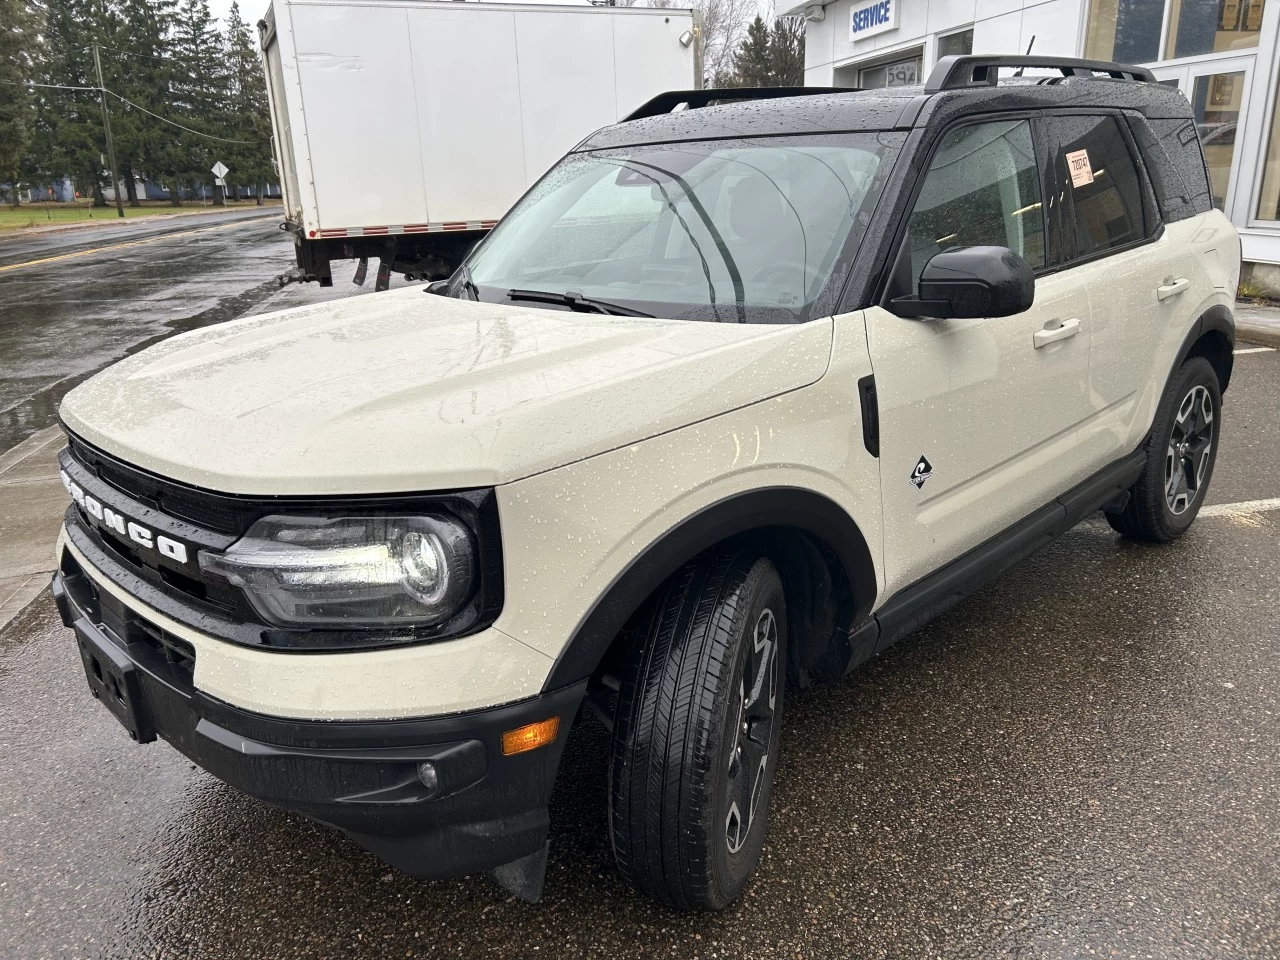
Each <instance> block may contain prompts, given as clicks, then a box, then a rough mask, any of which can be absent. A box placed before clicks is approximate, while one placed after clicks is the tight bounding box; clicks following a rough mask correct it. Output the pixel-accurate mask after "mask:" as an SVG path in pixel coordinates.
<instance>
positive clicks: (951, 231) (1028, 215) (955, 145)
mask: <svg viewBox="0 0 1280 960" xmlns="http://www.w3.org/2000/svg"><path fill="white" fill-rule="evenodd" d="M908 228H909V233H908V237H909V240H910V243H911V285H912V289H915V287H916V285H917V284H918V282H919V280H920V273H921V271H922V270H924V265H925V264H926V263H928V262H929V260H930V259H931V258H932V257H933V256H934V254H937V253H940V252H942V251H943V250H946V249H948V248H950V247H971V246H980V245H991V246H997V247H1008V248H1009V249H1010V250H1012V251H1013V252H1014V253H1017V254H1019V255H1021V256H1022V258H1023V259H1024V260H1026V261H1027V263H1029V264H1031V266H1032V268H1037V267H1043V266H1044V262H1045V260H1044V218H1043V214H1042V212H1041V209H1040V170H1039V167H1038V165H1037V164H1036V151H1035V146H1034V144H1033V141H1032V139H1031V122H1030V121H1029V120H1002V121H999V122H994V123H975V124H967V125H965V126H962V127H957V128H955V129H953V130H950V131H948V132H947V133H946V134H944V135H943V138H942V143H941V144H940V145H939V147H938V151H937V153H935V154H934V157H933V163H932V164H931V165H930V166H929V172H928V173H926V174H925V180H924V185H923V186H922V187H921V190H920V196H919V199H917V200H916V206H915V210H914V211H912V214H911V219H910V221H909V223H908Z"/></svg>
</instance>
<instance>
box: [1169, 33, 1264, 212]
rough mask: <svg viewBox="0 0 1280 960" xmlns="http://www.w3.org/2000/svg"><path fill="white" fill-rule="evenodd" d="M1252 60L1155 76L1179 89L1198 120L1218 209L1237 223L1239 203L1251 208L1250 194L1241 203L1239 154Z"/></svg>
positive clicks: (1172, 69)
mask: <svg viewBox="0 0 1280 960" xmlns="http://www.w3.org/2000/svg"><path fill="white" fill-rule="evenodd" d="M1253 61H1254V58H1253V57H1229V58H1226V59H1215V60H1212V61H1209V62H1208V63H1195V64H1190V65H1187V66H1180V67H1156V68H1154V70H1153V72H1154V73H1155V75H1156V78H1157V79H1158V80H1160V82H1161V83H1165V84H1168V85H1169V86H1175V85H1176V86H1177V87H1178V89H1179V90H1181V91H1182V92H1183V94H1184V95H1185V96H1186V98H1187V99H1188V100H1190V101H1191V109H1192V112H1193V113H1194V114H1195V123H1196V130H1197V131H1199V133H1200V141H1201V143H1203V144H1204V159H1205V164H1206V165H1207V166H1208V168H1209V187H1210V190H1211V191H1212V193H1213V205H1214V206H1215V207H1217V208H1218V209H1219V210H1221V211H1223V212H1224V213H1226V214H1227V216H1228V217H1231V218H1232V219H1233V220H1235V219H1236V217H1235V216H1234V206H1235V204H1236V203H1237V200H1238V201H1239V202H1240V203H1241V204H1247V203H1248V202H1249V197H1248V192H1249V191H1248V190H1247V189H1246V190H1244V191H1242V192H1241V193H1240V196H1239V197H1237V187H1238V182H1237V181H1238V177H1237V172H1238V170H1239V167H1240V153H1239V150H1238V149H1237V147H1238V146H1239V145H1240V144H1241V143H1243V142H1244V132H1245V130H1244V128H1245V126H1246V124H1247V122H1248V121H1247V120H1246V118H1245V115H1244V105H1245V104H1246V103H1248V102H1249V87H1250V84H1251V83H1252V81H1253ZM1240 213H1241V218H1240V219H1239V220H1238V221H1237V222H1241V223H1243V222H1246V221H1247V219H1248V216H1249V211H1248V210H1244V209H1243V208H1242V209H1241V211H1240Z"/></svg>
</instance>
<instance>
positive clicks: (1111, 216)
mask: <svg viewBox="0 0 1280 960" xmlns="http://www.w3.org/2000/svg"><path fill="white" fill-rule="evenodd" d="M1043 122H1044V125H1045V131H1046V139H1047V143H1048V144H1049V149H1050V153H1051V164H1052V168H1051V169H1052V174H1051V175H1052V178H1053V183H1054V186H1051V187H1050V188H1048V192H1050V193H1051V195H1052V196H1053V199H1054V205H1053V207H1052V208H1051V218H1052V219H1053V221H1054V226H1055V230H1054V232H1053V235H1054V236H1055V237H1056V238H1058V241H1059V243H1057V244H1055V245H1056V246H1057V247H1058V249H1056V250H1053V251H1051V256H1052V257H1053V259H1054V260H1055V263H1057V264H1058V267H1059V270H1060V271H1061V272H1062V273H1063V274H1064V275H1070V276H1074V277H1077V278H1078V279H1079V281H1080V282H1081V283H1083V284H1084V287H1085V289H1086V290H1087V291H1088V296H1089V321H1090V343H1089V381H1088V382H1089V391H1088V410H1087V417H1086V418H1085V419H1084V420H1083V421H1082V423H1081V425H1080V438H1079V440H1080V449H1079V456H1080V457H1081V460H1082V461H1083V462H1085V463H1087V464H1088V465H1089V466H1090V467H1091V472H1092V471H1093V470H1100V469H1101V468H1102V467H1104V466H1106V465H1107V464H1108V463H1110V462H1112V461H1113V460H1117V459H1119V458H1120V457H1123V456H1125V455H1127V454H1129V453H1132V452H1133V451H1134V450H1135V449H1136V448H1137V446H1138V445H1139V443H1141V440H1142V437H1143V436H1144V435H1145V433H1146V431H1147V429H1148V427H1149V426H1150V420H1151V417H1152V415H1153V413H1154V410H1155V405H1156V403H1157V401H1158V400H1159V395H1160V391H1161V390H1162V389H1163V387H1164V373H1163V372H1160V373H1159V374H1158V375H1157V373H1156V371H1154V370H1153V366H1154V363H1155V358H1156V356H1157V353H1159V352H1160V351H1159V349H1158V348H1159V345H1160V343H1161V342H1162V341H1163V340H1164V339H1166V338H1167V336H1168V334H1169V331H1171V330H1173V331H1179V333H1178V337H1179V339H1181V331H1186V330H1188V329H1190V324H1191V322H1192V320H1193V319H1194V316H1195V310H1196V308H1197V307H1198V305H1199V303H1198V295H1197V293H1196V291H1195V289H1194V288H1195V287H1198V286H1200V285H1199V284H1193V283H1192V282H1191V277H1192V276H1193V273H1192V270H1193V264H1191V262H1190V252H1189V251H1188V248H1187V246H1186V244H1185V242H1184V241H1183V238H1182V236H1181V234H1179V233H1178V232H1176V231H1170V230H1166V229H1164V228H1163V226H1162V225H1161V223H1160V218H1159V212H1158V210H1157V208H1156V204H1155V197H1154V194H1153V192H1152V190H1151V186H1150V183H1149V182H1148V178H1147V176H1146V174H1145V170H1144V168H1143V165H1142V164H1141V163H1140V162H1139V160H1138V156H1137V152H1136V149H1135V144H1134V141H1133V139H1132V135H1131V133H1130V130H1129V125H1128V124H1127V123H1126V122H1125V120H1124V118H1123V116H1122V115H1120V114H1118V113H1104V112H1099V113H1079V114H1074V113H1054V112H1049V113H1046V114H1045V116H1044V120H1043Z"/></svg>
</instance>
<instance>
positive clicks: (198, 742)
mask: <svg viewBox="0 0 1280 960" xmlns="http://www.w3.org/2000/svg"><path fill="white" fill-rule="evenodd" d="M52 589H53V596H54V600H55V601H56V603H57V606H58V611H59V613H60V614H61V616H62V621H63V623H64V624H66V625H67V626H68V627H70V628H72V630H74V631H75V635H76V642H77V646H78V647H79V651H80V655H81V659H82V660H83V662H84V666H85V675H86V678H87V679H88V681H89V686H90V689H91V690H92V691H93V694H94V696H95V697H97V698H98V699H99V700H101V701H102V702H103V703H104V705H106V706H108V708H109V709H110V710H111V712H112V713H113V714H115V715H116V717H117V719H119V720H120V721H121V722H122V723H123V724H124V725H125V727H126V728H127V729H128V730H129V731H130V734H131V735H132V736H133V737H134V738H135V739H136V740H138V741H139V742H142V743H145V742H148V741H150V740H154V739H156V738H157V737H160V738H162V739H164V740H166V741H168V742H169V743H170V744H171V745H172V746H174V747H175V748H176V749H177V750H179V751H180V752H181V753H183V754H184V755H185V756H187V757H188V758H190V759H191V760H192V761H193V762H194V763H196V764H197V765H198V766H200V767H203V768H204V769H205V770H207V771H209V772H210V773H212V774H213V775H214V776H216V777H218V778H219V779H221V780H223V781H225V782H226V783H228V784H230V785H231V786H233V787H235V788H237V789H239V790H242V791H243V792H245V793H248V794H250V795H252V796H254V797H257V798H259V799H261V800H264V801H266V802H267V803H271V804H273V805H275V806H279V807H282V808H284V809H286V810H291V811H294V812H296V813H299V814H302V815H303V816H305V817H308V818H310V819H313V820H317V821H319V822H321V823H325V824H328V825H330V826H333V827H336V828H338V829H340V830H342V831H343V832H345V833H346V834H348V835H349V836H350V837H351V838H352V839H353V840H355V841H356V842H357V843H358V844H360V845H361V846H362V847H364V848H365V849H367V850H369V851H371V852H372V853H374V854H376V855H377V856H379V857H381V858H382V859H384V860H386V861H387V862H388V863H390V864H392V865H393V866H395V867H397V868H399V869H401V870H403V871H405V872H406V873H409V874H411V875H413V876H417V877H424V878H438V877H448V876H460V875H463V874H468V873H477V872H480V871H484V870H489V869H492V868H494V867H498V866H501V865H503V864H507V863H510V862H512V861H515V860H518V859H521V858H523V857H526V856H530V855H532V854H536V853H538V852H539V851H541V850H542V849H543V847H544V845H545V843H546V837H547V825H548V816H547V802H548V800H549V799H550V795H551V789H552V786H553V785H554V782H555V777H556V771H557V768H558V767H559V762H560V755H561V753H562V751H563V748H564V743H565V740H566V739H567V737H568V732H569V728H570V725H571V724H572V722H573V719H574V717H575V715H576V713H577V710H578V706H579V704H580V703H581V701H582V697H583V693H584V691H585V684H584V683H583V684H575V685H573V686H570V687H565V688H563V689H560V690H556V691H552V692H549V693H545V694H542V695H539V696H537V697H534V698H531V699H528V700H523V701H521V702H519V703H513V704H508V705H505V706H501V707H495V708H492V709H487V710H480V711H475V712H470V713H461V714H454V715H450V716H440V717H432V718H428V719H413V720H385V721H373V720H359V721H321V720H296V719H281V718H273V717H267V716H263V715H262V714H257V713H251V712H249V711H246V710H242V709H239V708H237V707H233V706H231V705H230V704H227V703H225V702H223V701H220V700H217V699H215V698H213V697H210V696H208V695H206V694H204V693H202V692H201V691H200V690H199V689H197V688H196V687H195V686H194V684H193V683H192V681H191V677H192V666H193V664H192V663H190V662H188V661H189V660H190V659H191V658H192V656H193V654H192V653H191V651H190V649H189V645H186V646H185V647H184V645H183V644H182V641H181V640H180V639H178V638H175V637H173V636H172V635H169V634H167V633H166V632H165V631H163V630H161V629H158V628H157V627H156V626H155V625H154V624H150V623H148V622H146V621H145V619H143V618H142V617H140V616H139V615H138V614H137V612H136V611H133V610H132V609H131V608H129V607H127V606H126V605H124V604H122V603H121V602H120V601H119V600H118V599H116V598H114V597H113V596H112V595H111V594H110V593H108V592H107V591H105V590H99V589H98V588H97V587H96V585H95V583H94V581H93V580H92V579H91V578H90V577H89V576H87V575H86V574H85V573H84V571H83V570H82V569H80V568H79V565H78V564H77V563H76V562H75V561H74V558H70V554H69V553H67V554H64V559H63V564H62V568H61V569H60V570H59V571H58V573H56V574H55V575H54V578H53V586H52ZM334 656H342V655H341V654H334ZM406 682H409V681H408V678H406ZM553 716H554V717H558V718H559V734H558V736H557V737H556V739H555V741H554V742H552V743H551V744H549V745H547V746H544V747H540V748H538V749H535V750H531V751H529V752H527V753H520V754H516V755H515V756H510V757H507V756H504V755H503V752H502V734H503V732H504V731H508V730H512V729H514V728H516V727H521V726H524V725H525V724H529V723H536V722H538V721H542V720H546V719H548V718H550V717H553ZM422 761H429V762H430V763H431V764H432V765H433V766H434V767H435V769H436V776H437V781H438V785H437V787H436V788H435V789H434V790H430V789H428V788H427V787H426V786H424V785H423V783H422V781H421V780H420V778H419V776H418V764H419V763H421V762H422Z"/></svg>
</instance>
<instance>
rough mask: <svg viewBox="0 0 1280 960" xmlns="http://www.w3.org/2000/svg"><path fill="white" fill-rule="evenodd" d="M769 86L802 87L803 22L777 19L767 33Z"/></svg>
mask: <svg viewBox="0 0 1280 960" xmlns="http://www.w3.org/2000/svg"><path fill="white" fill-rule="evenodd" d="M769 73H770V85H772V86H779V87H803V86H804V20H803V19H801V18H800V17H778V18H777V19H776V20H774V21H773V29H772V30H770V31H769Z"/></svg>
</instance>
